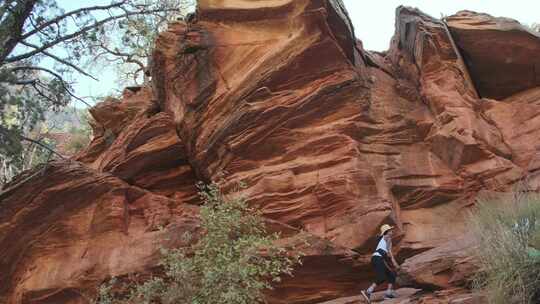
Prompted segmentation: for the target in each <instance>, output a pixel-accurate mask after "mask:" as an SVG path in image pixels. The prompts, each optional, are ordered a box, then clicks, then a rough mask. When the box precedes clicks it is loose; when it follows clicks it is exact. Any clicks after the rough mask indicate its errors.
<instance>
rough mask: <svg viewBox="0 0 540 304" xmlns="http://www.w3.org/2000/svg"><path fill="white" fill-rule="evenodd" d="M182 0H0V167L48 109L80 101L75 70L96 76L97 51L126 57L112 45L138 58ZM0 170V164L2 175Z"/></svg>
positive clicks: (18, 159)
mask: <svg viewBox="0 0 540 304" xmlns="http://www.w3.org/2000/svg"><path fill="white" fill-rule="evenodd" d="M184 2H190V1H189V0H165V1H150V0H122V1H112V2H111V3H110V4H102V5H90V6H88V7H80V8H77V9H74V10H72V11H65V10H63V9H62V8H61V7H59V6H58V4H57V1H56V0H24V1H17V0H6V1H3V2H1V4H0V143H1V144H0V170H2V168H8V167H9V168H14V167H16V168H18V169H19V170H20V169H21V168H22V167H23V166H22V164H23V163H24V154H25V153H27V151H25V150H26V149H27V148H28V146H29V145H27V144H24V142H25V141H30V142H32V141H35V140H36V138H30V137H29V136H28V135H29V133H30V132H31V131H32V130H34V129H36V127H37V125H38V123H40V122H42V121H44V120H45V114H46V113H48V112H51V111H60V110H61V109H63V108H64V107H65V106H66V105H67V104H68V103H69V102H70V101H71V100H72V99H76V100H78V101H82V102H84V100H82V99H80V98H79V97H77V96H76V95H75V94H74V93H73V92H72V84H73V83H74V82H75V79H76V77H75V76H86V77H92V78H94V77H93V76H92V75H90V74H89V73H88V71H86V70H85V68H84V64H85V63H88V62H89V61H90V62H91V63H92V64H94V65H95V61H94V58H95V56H96V54H102V53H103V52H105V53H107V54H108V55H109V57H108V59H109V60H113V59H111V58H124V59H126V57H125V56H124V55H125V54H124V53H123V52H118V51H117V49H116V48H115V47H120V48H121V49H123V50H127V51H133V52H132V54H128V55H127V56H128V57H129V60H127V61H129V62H130V63H133V62H135V61H138V60H137V58H139V57H137V58H136V57H134V56H135V55H137V54H138V52H142V51H143V50H144V52H145V54H150V52H151V50H152V47H153V40H154V38H155V37H156V35H157V31H158V30H159V29H162V28H163V27H164V26H165V24H166V23H167V21H169V20H171V18H173V17H172V16H177V15H179V14H181V13H182V7H181V6H180V5H177V4H181V3H184ZM154 24H157V25H156V26H155V27H152V25H154ZM114 41H120V43H118V44H114V43H112V42H114ZM110 50H112V52H109V51H110ZM143 66H144V64H143ZM143 71H144V67H143ZM77 74H78V75H77ZM74 131H75V133H76V140H75V141H74V142H73V145H72V147H70V149H73V150H76V149H79V148H80V147H81V146H83V145H84V136H83V134H82V133H81V132H79V130H74ZM28 139H30V140H28ZM41 144H43V145H45V143H44V142H41ZM3 176H5V175H2V173H1V172H0V180H2V177H3Z"/></svg>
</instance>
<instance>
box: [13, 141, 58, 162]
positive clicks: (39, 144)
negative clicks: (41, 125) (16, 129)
mask: <svg viewBox="0 0 540 304" xmlns="http://www.w3.org/2000/svg"><path fill="white" fill-rule="evenodd" d="M20 137H21V139H22V140H24V141H27V142H31V143H33V144H36V145H38V146H40V147H42V148H43V149H46V150H47V151H49V152H51V153H53V154H54V155H56V156H58V157H60V158H61V159H66V158H65V157H64V156H63V155H62V154H60V153H58V152H56V151H55V150H54V149H53V148H51V147H49V146H47V145H46V144H44V143H42V142H41V141H39V140H35V139H32V138H29V137H26V136H24V135H20Z"/></svg>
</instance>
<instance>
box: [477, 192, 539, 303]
mask: <svg viewBox="0 0 540 304" xmlns="http://www.w3.org/2000/svg"><path fill="white" fill-rule="evenodd" d="M471 223H472V231H473V233H474V235H475V237H476V238H477V240H478V248H477V249H476V253H477V255H478V260H479V262H480V267H481V272H480V273H479V275H478V276H477V278H476V280H475V282H476V285H477V287H478V288H481V289H483V290H484V291H485V292H486V293H487V296H488V299H489V302H490V303H494V304H499V303H500V304H502V303H520V304H525V303H540V255H539V254H540V251H538V250H539V249H540V196H539V195H538V194H533V193H524V192H519V191H517V192H514V193H512V194H508V195H507V196H506V197H505V196H501V197H498V198H493V197H492V198H483V199H480V200H479V203H478V205H477V208H476V210H475V212H474V213H473V215H472V217H471Z"/></svg>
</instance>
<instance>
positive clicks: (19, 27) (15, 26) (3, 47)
mask: <svg viewBox="0 0 540 304" xmlns="http://www.w3.org/2000/svg"><path fill="white" fill-rule="evenodd" d="M36 2H37V0H23V1H17V4H16V6H15V8H13V9H12V16H13V20H12V18H9V16H8V18H6V19H5V20H4V21H3V22H2V23H1V24H0V28H1V29H2V31H6V32H7V34H6V37H1V41H0V65H2V64H3V63H4V60H5V59H6V58H7V56H8V55H9V54H11V52H12V51H13V49H14V48H15V46H17V44H18V43H19V41H20V40H21V33H22V31H23V27H24V23H25V21H26V19H27V18H28V16H30V14H31V13H32V10H33V9H34V5H35V4H36ZM6 8H9V6H6ZM2 36H3V35H2Z"/></svg>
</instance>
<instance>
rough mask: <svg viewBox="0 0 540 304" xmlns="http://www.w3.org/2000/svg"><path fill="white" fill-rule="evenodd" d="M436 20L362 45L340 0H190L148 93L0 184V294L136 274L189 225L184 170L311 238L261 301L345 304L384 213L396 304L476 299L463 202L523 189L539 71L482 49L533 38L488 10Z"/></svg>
mask: <svg viewBox="0 0 540 304" xmlns="http://www.w3.org/2000/svg"><path fill="white" fill-rule="evenodd" d="M478 18H480V19H481V20H482V21H481V22H480V21H478V20H479V19H478ZM486 18H487V19H486ZM471 20H472V21H471ZM474 20H477V21H474ZM446 22H447V23H448V26H447V24H446V23H445V22H443V21H441V20H437V19H434V18H432V17H429V16H427V15H425V14H423V13H422V12H420V11H418V10H416V9H411V8H407V7H399V8H398V9H397V11H396V32H395V35H394V37H393V39H392V43H391V47H390V49H389V50H388V52H386V53H370V52H368V51H366V50H364V49H363V48H362V44H361V42H360V41H357V40H356V38H355V36H354V31H353V28H352V25H351V23H350V20H349V18H348V15H347V12H346V11H345V9H344V6H343V4H342V3H341V1H339V0H295V1H293V0H263V1H247V0H226V1H213V0H201V1H199V7H198V14H197V18H196V21H194V22H190V23H188V24H186V23H182V22H176V23H173V24H171V25H170V27H169V30H168V31H166V32H164V33H162V34H160V36H159V38H158V40H157V43H156V44H157V47H156V50H155V51H154V55H153V60H152V62H153V66H152V74H153V76H152V79H153V85H152V87H145V88H129V89H127V90H126V91H125V93H124V97H123V98H122V100H115V99H108V100H105V101H104V102H102V103H100V104H98V105H97V106H96V107H94V108H93V109H92V111H91V113H92V115H93V117H94V120H95V122H94V124H93V128H94V139H93V141H92V142H91V144H90V145H89V147H87V148H86V149H85V150H84V151H82V152H81V153H80V154H78V155H77V156H76V157H75V158H74V159H73V160H70V161H65V162H53V163H51V164H50V165H48V166H47V167H46V168H45V169H43V170H36V171H34V172H29V173H27V174H26V175H23V176H20V177H19V178H18V179H17V180H15V181H14V182H13V183H11V184H9V185H7V187H6V189H4V190H3V192H1V193H0V206H1V207H2V208H1V209H0V248H1V249H0V267H1V268H0V269H1V270H2V271H1V272H0V302H2V303H4V302H5V303H10V304H12V303H13V304H14V303H25V304H26V303H89V299H90V298H91V297H92V295H93V294H94V293H95V287H96V286H97V285H98V284H99V283H100V282H102V281H104V280H106V279H107V278H110V277H111V276H127V275H129V274H134V273H147V272H151V271H152V270H154V269H155V266H156V261H157V259H158V254H157V249H158V248H159V247H160V246H163V245H164V244H165V245H167V241H166V240H167V239H168V237H166V236H165V235H163V233H164V232H161V231H160V230H158V227H165V228H166V231H167V232H166V233H167V234H168V235H167V236H169V237H170V236H173V237H172V239H171V240H170V241H169V242H170V244H168V245H171V246H174V245H178V244H181V242H182V240H181V239H180V238H179V237H178V236H180V235H182V234H183V232H185V231H190V232H197V231H198V229H199V226H198V220H197V212H198V205H199V204H200V202H199V200H198V197H197V194H196V187H195V184H196V182H197V181H199V180H202V181H206V182H208V181H211V180H218V178H219V180H220V181H221V182H222V183H223V186H224V187H225V188H228V187H231V186H233V185H235V184H236V183H238V182H240V181H242V182H244V183H245V184H246V185H247V187H246V188H245V189H244V190H242V192H241V193H239V195H244V196H246V197H248V198H249V203H250V204H251V205H253V206H256V207H259V208H261V210H262V211H263V213H264V216H265V217H266V218H267V219H268V222H269V223H271V225H270V227H271V229H273V230H281V231H283V232H284V239H283V240H282V241H283V242H285V243H287V242H293V241H294V240H295V237H296V235H295V234H296V233H297V232H298V231H300V230H303V231H304V232H303V233H305V235H307V236H308V239H309V240H310V241H309V244H310V246H308V247H306V248H304V250H305V252H306V256H305V258H304V263H303V265H302V266H299V267H298V269H297V270H296V272H295V276H294V277H292V278H284V280H283V282H282V283H280V284H279V285H277V286H276V289H275V290H274V291H271V292H268V295H267V296H268V301H269V303H275V304H277V303H298V304H300V303H322V302H325V301H334V302H329V303H355V302H354V301H357V300H358V298H357V297H356V296H357V295H358V292H359V290H360V288H365V287H366V286H367V285H368V284H369V283H370V282H371V281H372V280H373V278H374V274H373V272H372V270H371V267H370V265H369V260H370V257H371V254H372V251H373V248H374V246H375V244H376V235H377V231H378V228H379V226H380V225H381V224H383V223H390V224H392V225H395V226H396V227H397V229H396V232H397V233H396V239H395V249H394V251H395V252H396V254H397V256H398V260H400V262H403V261H405V263H404V267H403V270H402V273H401V275H400V279H401V281H402V283H403V284H404V285H408V286H410V287H413V289H412V290H413V291H414V290H416V289H423V290H421V291H419V292H418V293H417V292H416V291H414V292H412V293H410V294H409V293H407V296H406V298H404V299H402V301H401V300H400V301H397V302H395V303H451V302H452V301H453V302H452V303H480V302H478V301H480V300H478V297H477V296H476V295H473V294H470V292H469V291H467V290H466V289H464V288H466V287H467V280H468V279H469V276H470V274H471V273H472V272H474V270H475V268H474V264H475V263H474V260H471V259H469V257H470V251H469V250H466V249H470V248H471V247H472V246H471V244H470V241H467V239H464V240H463V239H462V236H463V235H464V234H465V232H466V231H467V227H466V224H465V222H466V214H467V212H468V210H469V207H470V206H471V205H473V204H474V197H475V196H476V194H477V193H478V192H479V191H481V190H495V191H497V190H504V189H507V188H508V187H509V186H511V185H512V184H514V183H515V182H516V181H519V180H521V179H522V178H523V177H524V176H527V175H528V176H529V179H528V181H529V182H530V183H531V184H532V185H535V186H536V187H538V186H539V185H540V178H539V177H536V176H535V175H534V172H537V171H538V169H539V168H540V161H539V160H538V158H537V157H536V156H537V151H538V146H539V145H540V140H539V138H540V137H539V136H538V135H539V134H538V132H539V131H538V130H540V128H539V126H540V119H539V117H540V108H539V106H540V88H539V87H538V83H536V82H534V81H533V80H532V79H536V80H537V79H540V78H538V77H536V78H534V77H533V76H531V75H530V74H527V73H523V74H519V75H518V74H516V73H518V72H519V73H520V71H521V69H524V66H526V65H527V64H529V65H528V66H529V67H530V66H534V65H535V64H536V63H535V62H533V61H534V60H536V58H534V59H533V58H532V57H534V56H532V55H530V56H529V55H527V53H523V54H524V55H522V56H521V55H520V56H518V57H516V58H515V60H514V59H513V60H512V61H510V62H509V61H505V59H504V58H503V57H504V56H503V57H498V55H497V54H495V53H497V52H492V51H490V52H487V51H486V50H487V49H492V48H493V45H497V49H501V50H505V51H504V52H506V51H507V50H508V52H512V54H514V53H513V51H512V50H515V49H516V48H517V47H518V46H517V45H516V41H522V40H520V39H522V38H523V37H526V39H525V40H523V41H526V43H527V44H526V46H527V47H524V48H525V49H527V50H528V51H531V52H532V51H534V50H535V49H534V48H535V47H536V45H537V43H538V41H539V40H538V38H537V37H536V36H534V35H532V34H530V33H529V34H527V33H525V32H523V31H521V30H519V31H515V30H507V28H506V27H505V26H502V25H501V23H500V22H502V21H500V20H499V19H496V18H492V17H489V16H486V15H479V14H473V13H459V14H458V15H456V16H452V17H449V18H448V19H447V21H446ZM475 22H476V23H475ZM505 22H506V21H505ZM505 24H506V23H505ZM476 36H478V39H473V38H471V37H476ZM485 37H487V38H485ZM514 38H515V39H516V40H513V39H514ZM523 39H524V38H523ZM535 39H536V40H535ZM524 43H525V42H524ZM529 46H530V47H529ZM482 52H484V53H486V52H487V53H488V54H487V55H488V56H478V54H481V55H482V54H483V53H482ZM518 53H519V52H518ZM519 54H521V53H519ZM501 56H502V55H501ZM536 57H538V56H536ZM499 60H502V61H500V62H499ZM526 60H531V61H526ZM499 63H500V64H501V66H502V67H504V69H503V70H504V71H505V73H509V74H512V75H513V74H516V76H515V77H512V78H504V77H502V78H497V79H500V80H504V81H505V83H504V85H502V86H500V85H499V84H500V83H499V82H497V81H498V80H497V81H493V80H492V79H491V78H489V77H491V76H494V75H492V74H491V73H490V72H489V71H486V70H483V68H484V67H486V66H490V67H491V66H497V64H499ZM537 70H540V69H537ZM486 75H489V77H487V78H486ZM520 77H523V78H520ZM499 88H501V89H500V90H499ZM537 124H538V125H537ZM175 236H177V237H176V238H175ZM456 240H463V241H459V242H457V241H456ZM435 290H438V291H437V292H434V291H435ZM409 291H410V290H409ZM347 301H349V302H347ZM350 301H352V302H350ZM406 301H408V302H406ZM444 301H446V302H444ZM449 301H450V302H449ZM467 301H469V302H467Z"/></svg>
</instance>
